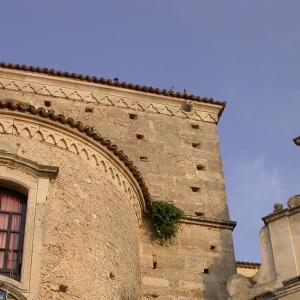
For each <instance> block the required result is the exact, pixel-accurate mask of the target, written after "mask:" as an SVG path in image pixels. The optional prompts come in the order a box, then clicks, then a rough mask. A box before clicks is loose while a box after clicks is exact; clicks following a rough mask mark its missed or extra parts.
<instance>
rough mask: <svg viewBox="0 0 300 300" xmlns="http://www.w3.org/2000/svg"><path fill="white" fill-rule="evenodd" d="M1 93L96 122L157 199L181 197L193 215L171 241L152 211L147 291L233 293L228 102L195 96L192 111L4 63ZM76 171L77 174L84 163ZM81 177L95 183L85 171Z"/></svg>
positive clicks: (206, 295) (144, 244)
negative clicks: (155, 230) (160, 235)
mask: <svg viewBox="0 0 300 300" xmlns="http://www.w3.org/2000/svg"><path fill="white" fill-rule="evenodd" d="M1 87H2V88H1ZM0 97H1V99H13V100H17V101H22V102H25V103H30V104H33V105H35V106H36V107H45V108H47V109H53V110H55V112H56V113H62V114H64V115H66V116H70V117H73V118H74V119H75V120H79V121H82V122H83V123H85V124H87V125H90V126H93V127H94V128H95V129H96V130H97V131H98V132H99V133H100V134H101V135H103V136H104V137H106V138H108V139H110V140H111V141H112V142H113V143H116V144H117V145H118V147H119V148H120V149H122V150H123V151H124V152H125V153H126V155H128V156H129V158H130V159H132V160H133V162H134V164H135V165H136V166H137V167H138V168H139V170H140V171H141V173H142V175H143V177H144V178H145V181H146V184H147V186H148V187H149V190H150V194H151V197H152V198H153V199H157V200H164V201H170V202H173V203H174V204H176V206H178V207H179V208H181V209H183V210H184V212H185V214H186V215H187V216H190V219H191V220H192V221H187V220H185V221H183V222H182V223H181V225H180V229H179V235H178V238H177V239H176V240H175V241H173V244H172V245H169V246H166V245H164V246H161V245H159V244H157V242H156V241H155V240H153V237H152V234H151V230H150V228H149V224H148V223H147V222H148V221H147V219H146V218H145V219H144V221H143V227H142V228H141V232H140V238H141V243H140V249H141V256H142V259H141V273H142V277H143V278H142V282H143V285H142V294H143V295H144V297H145V298H146V299H148V298H149V297H151V295H155V293H157V294H158V296H159V297H165V298H159V299H172V300H173V299H181V300H184V299H202V298H203V299H210V300H213V299H225V297H226V295H227V291H226V288H225V285H226V281H227V279H228V278H229V277H230V276H231V275H232V274H233V273H234V272H235V263H234V253H233V245H232V236H231V230H232V229H233V227H234V225H233V224H229V223H228V224H229V225H228V224H227V223H226V222H228V221H229V215H228V209H227V203H226V193H225V186H224V177H223V171H222V161H221V156H220V150H219V143H218V133H217V122H218V115H219V113H220V109H221V107H220V105H213V104H208V103H196V102H194V106H193V110H192V111H191V112H184V111H182V110H181V105H182V103H183V100H182V99H176V98H172V99H171V98H170V97H164V96H159V95H151V94H148V93H142V92H133V91H129V90H126V89H120V88H110V87H105V86H102V85H97V84H90V83H82V82H81V81H78V80H77V81H76V80H71V79H60V78H55V77H49V76H46V75H40V74H34V73H30V72H22V71H13V70H12V71H7V70H5V69H2V70H1V69H0ZM73 163H74V164H75V161H74V162H73ZM76 165H77V166H79V165H80V166H81V164H80V163H79V162H78V163H77V162H76ZM68 172H69V173H66V176H67V177H68V178H69V177H71V176H72V174H73V172H76V171H75V169H70V170H69V171H68ZM83 173H84V171H83ZM97 176H98V175H97ZM92 177H93V176H92ZM94 177H95V176H94ZM95 178H96V177H95ZM58 181H59V179H58ZM58 181H57V182H55V184H54V187H58V186H57V184H58ZM75 182H76V183H75ZM74 184H77V185H78V186H79V188H80V189H81V188H82V189H86V186H88V185H89V184H88V183H85V182H84V181H83V180H82V179H80V180H79V179H78V178H77V179H76V180H75V178H74ZM81 185H83V186H82V187H81ZM59 188H61V186H60V187H59ZM70 189H72V187H70ZM54 190H56V188H54V189H53V191H54ZM99 192H100V191H99ZM65 193H66V194H67V193H68V191H65ZM96 194H97V193H96ZM53 195H54V194H53ZM81 196H83V193H82V194H80V197H81ZM54 197H56V196H54ZM60 197H61V199H63V197H64V196H62V195H61V196H60ZM91 197H93V195H91ZM118 203H119V202H118ZM112 204H113V203H112ZM113 205H118V204H117V203H114V204H113ZM49 209H52V208H51V206H49ZM119 209H121V208H119ZM45 224H50V223H45ZM132 226H133V225H132ZM54 232H55V231H54ZM66 234H67V233H66ZM56 239H58V236H57V237H56ZM70 239H71V236H70ZM99 242H100V241H99ZM101 242H102V241H101ZM211 246H215V248H214V250H212V249H211V248H210V247H211ZM78 257H79V256H78ZM153 257H156V259H157V260H158V266H159V267H158V268H157V269H153ZM66 261H67V260H66ZM135 263H136V262H135ZM136 265H137V266H139V263H136ZM176 269H177V271H175V270H176ZM204 269H208V270H209V273H203V272H204ZM74 276H75V275H74ZM124 276H125V275H124ZM77 278H78V280H79V278H80V277H79V276H78V277H77ZM76 280H77V279H76ZM49 281H51V280H49ZM151 293H152V294H151ZM153 293H154V294H153ZM149 295H150V296H149ZM166 297H169V298H166ZM191 297H192V298H191ZM201 297H202V298H201ZM104 299H106V298H104ZM107 299H108V298H107ZM150 299H151V298H150Z"/></svg>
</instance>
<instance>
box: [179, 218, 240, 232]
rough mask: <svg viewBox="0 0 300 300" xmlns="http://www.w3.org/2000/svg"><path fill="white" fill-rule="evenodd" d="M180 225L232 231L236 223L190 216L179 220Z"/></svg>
mask: <svg viewBox="0 0 300 300" xmlns="http://www.w3.org/2000/svg"><path fill="white" fill-rule="evenodd" d="M180 222H181V223H186V224H195V225H201V226H207V227H216V228H222V229H229V230H231V231H233V229H234V228H235V226H236V222H234V221H228V220H220V219H214V218H207V217H197V216H191V215H185V216H184V217H183V218H182V219H180Z"/></svg>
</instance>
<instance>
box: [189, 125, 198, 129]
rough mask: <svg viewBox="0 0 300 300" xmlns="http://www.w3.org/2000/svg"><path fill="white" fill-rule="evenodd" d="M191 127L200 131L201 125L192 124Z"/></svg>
mask: <svg viewBox="0 0 300 300" xmlns="http://www.w3.org/2000/svg"><path fill="white" fill-rule="evenodd" d="M191 127H192V128H194V129H199V124H191Z"/></svg>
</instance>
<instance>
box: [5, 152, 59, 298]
mask: <svg viewBox="0 0 300 300" xmlns="http://www.w3.org/2000/svg"><path fill="white" fill-rule="evenodd" d="M58 171H59V168H58V167H52V166H44V165H39V164H37V163H35V162H33V161H31V160H28V159H25V158H22V157H20V156H17V155H15V154H11V153H7V152H1V151H0V186H1V187H2V188H7V189H10V190H13V191H16V192H19V193H21V194H23V195H25V196H27V206H26V220H25V232H24V242H23V256H22V268H21V276H20V281H17V280H15V279H12V278H9V277H6V276H4V275H0V286H1V288H2V287H3V289H4V290H7V291H9V292H10V293H11V294H12V295H14V296H15V297H17V299H24V300H25V299H27V298H28V297H29V298H30V299H36V298H38V293H39V288H40V280H41V252H42V247H43V234H44V233H43V222H44V215H45V207H46V201H47V195H48V188H49V184H50V180H51V179H54V178H56V176H57V175H58Z"/></svg>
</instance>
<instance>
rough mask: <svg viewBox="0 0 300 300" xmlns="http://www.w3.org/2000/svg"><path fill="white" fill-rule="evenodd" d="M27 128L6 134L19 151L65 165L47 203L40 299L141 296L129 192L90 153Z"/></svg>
mask: <svg viewBox="0 0 300 300" xmlns="http://www.w3.org/2000/svg"><path fill="white" fill-rule="evenodd" d="M16 122H17V121H16ZM18 122H20V121H18ZM23 123H24V124H25V121H23ZM28 127H30V126H28ZM25 132H26V131H23V133H21V136H20V135H14V134H7V133H6V134H5V135H4V136H5V138H6V139H8V140H9V141H10V144H13V143H14V144H15V145H17V146H16V148H17V155H18V156H20V157H22V158H25V159H28V160H31V161H34V162H36V163H39V164H42V165H50V166H59V174H58V176H57V178H56V179H53V180H51V181H50V185H49V192H48V195H47V201H46V203H45V205H44V208H43V209H44V211H45V214H44V219H43V220H42V224H43V228H42V230H43V240H40V241H39V242H40V243H41V246H42V247H41V253H40V255H41V270H40V272H41V276H40V291H39V298H38V299H139V297H140V268H139V261H140V258H139V256H140V254H139V226H138V223H139V220H138V216H137V215H136V211H135V208H134V206H133V205H132V203H131V202H130V200H129V199H128V194H125V192H121V190H120V189H117V188H116V186H115V183H114V182H112V180H111V178H110V177H109V176H107V174H106V173H105V172H103V171H102V170H99V169H97V168H95V167H92V166H91V165H90V164H89V163H88V161H87V160H85V159H84V158H82V157H80V156H78V155H77V154H74V153H72V152H70V151H66V150H64V149H61V148H60V147H57V146H54V145H51V143H49V142H50V141H49V142H48V143H47V142H45V141H39V140H38V135H36V136H34V137H31V138H30V137H25ZM2 136H3V134H0V138H1V137H2ZM37 153H38V155H37ZM13 168H14V167H13ZM39 209H41V207H39ZM25 251H26V250H25ZM29 297H30V298H29V299H37V298H36V296H33V295H32V293H31V291H30V293H29Z"/></svg>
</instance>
